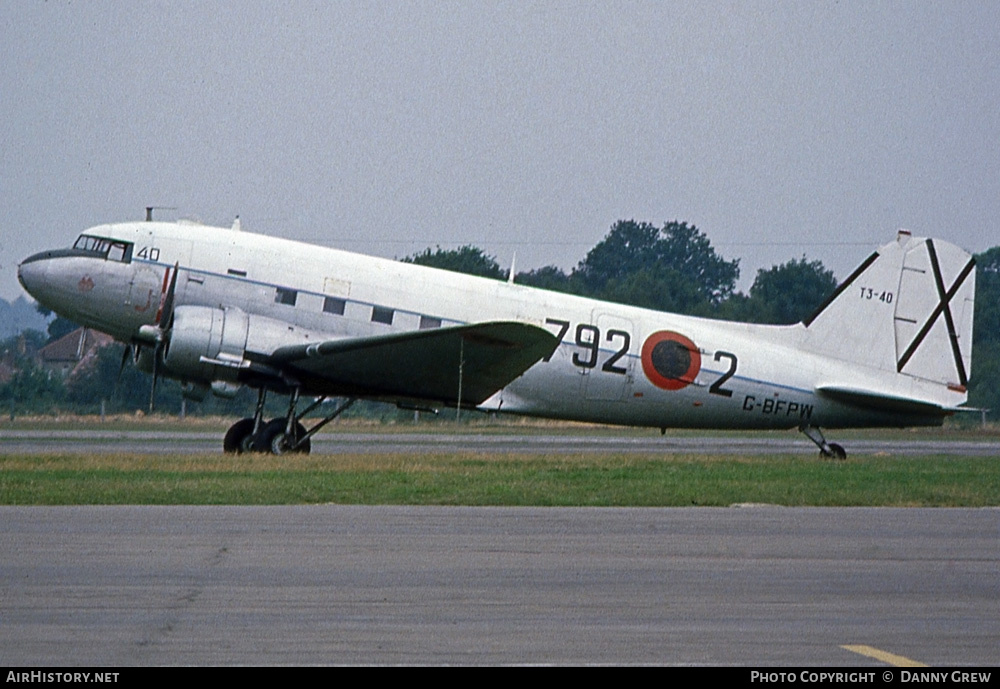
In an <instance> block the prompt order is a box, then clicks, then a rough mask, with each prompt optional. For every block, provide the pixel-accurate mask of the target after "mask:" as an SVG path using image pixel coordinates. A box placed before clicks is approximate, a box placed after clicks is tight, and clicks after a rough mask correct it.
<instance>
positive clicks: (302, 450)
mask: <svg viewBox="0 0 1000 689" xmlns="http://www.w3.org/2000/svg"><path fill="white" fill-rule="evenodd" d="M286 423H287V422H286V421H285V419H272V420H270V421H268V422H267V425H266V426H264V427H263V428H261V429H260V434H259V435H258V436H257V439H256V441H255V442H254V450H255V451H256V452H270V453H271V454H274V455H283V454H287V453H289V452H294V453H296V454H309V451H310V450H311V449H312V443H311V442H310V441H309V440H306V441H304V442H302V443H301V444H300V445H299V446H298V447H296V448H295V449H294V450H293V449H290V448H289V447H288V443H287V442H286V441H285V425H286ZM295 433H296V436H297V437H300V438H301V437H302V436H304V435H305V434H306V428H305V426H303V425H302V424H301V423H298V422H296V423H295Z"/></svg>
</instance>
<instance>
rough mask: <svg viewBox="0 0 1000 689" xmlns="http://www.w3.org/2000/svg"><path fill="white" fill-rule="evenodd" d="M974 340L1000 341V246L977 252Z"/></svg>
mask: <svg viewBox="0 0 1000 689" xmlns="http://www.w3.org/2000/svg"><path fill="white" fill-rule="evenodd" d="M975 309H976V310H975V314H974V315H973V326H974V328H975V331H974V333H973V341H974V342H998V341H1000V246H995V247H993V248H992V249H989V250H987V251H984V252H983V253H981V254H976V306H975Z"/></svg>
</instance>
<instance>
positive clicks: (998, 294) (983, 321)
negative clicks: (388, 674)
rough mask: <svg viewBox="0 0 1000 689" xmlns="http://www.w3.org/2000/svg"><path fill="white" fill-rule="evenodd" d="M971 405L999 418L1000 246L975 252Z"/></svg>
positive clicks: (970, 381) (970, 384)
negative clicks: (989, 411)
mask: <svg viewBox="0 0 1000 689" xmlns="http://www.w3.org/2000/svg"><path fill="white" fill-rule="evenodd" d="M973 328H974V331H973V335H972V375H971V377H970V380H969V405H970V406H973V407H980V408H986V409H990V410H991V414H990V416H991V417H992V418H994V419H996V418H1000V246H995V247H993V248H992V249H989V250H987V251H984V252H983V253H981V254H976V304H975V313H974V315H973Z"/></svg>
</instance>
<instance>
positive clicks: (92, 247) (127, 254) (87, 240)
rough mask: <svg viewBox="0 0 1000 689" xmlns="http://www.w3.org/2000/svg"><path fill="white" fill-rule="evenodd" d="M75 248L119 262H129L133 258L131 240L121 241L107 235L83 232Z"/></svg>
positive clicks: (74, 245)
mask: <svg viewBox="0 0 1000 689" xmlns="http://www.w3.org/2000/svg"><path fill="white" fill-rule="evenodd" d="M73 248H74V249H76V250H77V251H83V252H85V253H88V254H90V255H92V256H95V257H98V258H103V259H105V260H108V261H115V262H117V263H129V262H131V260H132V244H131V243H130V242H119V241H117V240H114V239H107V238H105V237H92V236H90V235H86V234H81V235H80V236H79V237H77V239H76V243H75V244H73Z"/></svg>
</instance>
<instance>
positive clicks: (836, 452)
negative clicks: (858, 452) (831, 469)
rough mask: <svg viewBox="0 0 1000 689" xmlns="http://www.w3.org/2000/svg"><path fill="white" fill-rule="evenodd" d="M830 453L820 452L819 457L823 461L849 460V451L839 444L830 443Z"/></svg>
mask: <svg viewBox="0 0 1000 689" xmlns="http://www.w3.org/2000/svg"><path fill="white" fill-rule="evenodd" d="M829 447H830V451H829V452H827V451H826V450H820V451H819V456H820V457H821V458H823V459H847V450H845V449H844V448H843V446H841V445H838V444H837V443H830V445H829Z"/></svg>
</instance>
